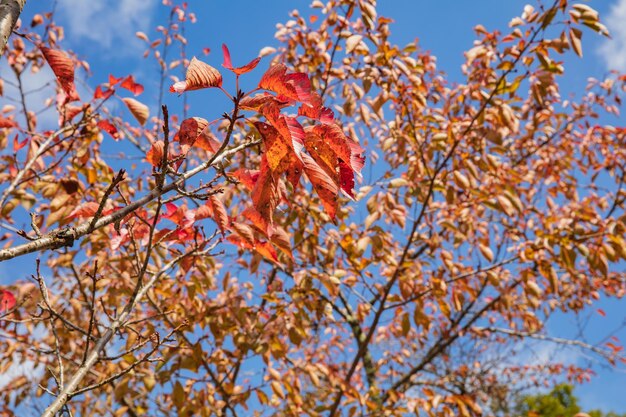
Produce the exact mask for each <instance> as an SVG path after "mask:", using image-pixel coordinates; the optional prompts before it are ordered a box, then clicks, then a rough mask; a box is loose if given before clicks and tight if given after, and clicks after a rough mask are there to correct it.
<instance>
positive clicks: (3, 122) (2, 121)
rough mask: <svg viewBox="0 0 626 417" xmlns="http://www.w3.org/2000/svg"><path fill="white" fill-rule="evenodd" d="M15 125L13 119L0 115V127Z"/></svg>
mask: <svg viewBox="0 0 626 417" xmlns="http://www.w3.org/2000/svg"><path fill="white" fill-rule="evenodd" d="M11 127H17V122H16V121H15V120H13V119H7V118H6V117H2V116H0V129H5V128H11Z"/></svg>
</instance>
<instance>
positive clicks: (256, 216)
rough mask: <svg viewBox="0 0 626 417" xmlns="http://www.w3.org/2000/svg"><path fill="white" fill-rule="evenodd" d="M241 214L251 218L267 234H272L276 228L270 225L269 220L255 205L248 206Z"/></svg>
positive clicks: (255, 225)
mask: <svg viewBox="0 0 626 417" xmlns="http://www.w3.org/2000/svg"><path fill="white" fill-rule="evenodd" d="M241 215H242V216H243V217H244V218H246V219H247V220H249V221H250V222H251V223H252V224H253V225H254V227H256V228H257V229H258V230H259V231H260V232H261V233H263V234H264V235H265V236H268V237H269V236H271V235H272V233H273V230H274V228H273V227H272V226H270V223H269V221H268V220H267V219H266V218H265V217H263V216H262V215H261V213H259V212H258V211H256V209H255V208H254V207H247V208H246V209H245V210H244V211H242V212H241Z"/></svg>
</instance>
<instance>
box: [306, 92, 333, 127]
mask: <svg viewBox="0 0 626 417" xmlns="http://www.w3.org/2000/svg"><path fill="white" fill-rule="evenodd" d="M298 116H305V117H309V118H311V119H316V120H319V121H320V122H322V123H324V124H329V123H332V122H333V120H334V119H335V115H334V113H333V111H332V110H331V109H329V108H328V107H324V106H323V105H322V99H321V97H320V96H319V94H317V93H315V92H312V93H311V100H310V104H303V105H301V106H300V107H299V108H298Z"/></svg>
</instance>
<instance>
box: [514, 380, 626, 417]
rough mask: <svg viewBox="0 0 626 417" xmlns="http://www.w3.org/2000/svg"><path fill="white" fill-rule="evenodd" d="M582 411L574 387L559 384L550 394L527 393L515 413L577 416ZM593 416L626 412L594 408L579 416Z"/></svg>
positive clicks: (537, 416)
mask: <svg viewBox="0 0 626 417" xmlns="http://www.w3.org/2000/svg"><path fill="white" fill-rule="evenodd" d="M580 411H581V409H580V406H579V405H578V398H576V396H574V387H573V386H572V385H570V384H559V385H557V386H555V387H554V388H553V389H552V390H551V391H550V392H549V393H548V394H536V395H525V396H524V397H522V398H521V399H520V400H519V401H518V403H517V404H516V407H515V415H520V416H529V417H531V416H535V417H575V416H576V415H577V414H579V413H580ZM585 414H586V415H588V416H591V417H623V416H625V415H626V414H617V413H614V412H612V411H609V412H607V413H604V412H602V411H600V410H592V411H589V413H588V414H587V413H580V414H579V416H580V417H582V416H583V415H585Z"/></svg>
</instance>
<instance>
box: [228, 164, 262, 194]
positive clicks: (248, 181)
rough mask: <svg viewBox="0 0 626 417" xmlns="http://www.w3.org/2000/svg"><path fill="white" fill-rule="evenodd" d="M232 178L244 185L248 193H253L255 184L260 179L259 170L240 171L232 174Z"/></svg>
mask: <svg viewBox="0 0 626 417" xmlns="http://www.w3.org/2000/svg"><path fill="white" fill-rule="evenodd" d="M230 175H231V176H232V177H234V178H236V179H237V180H238V181H239V182H240V183H241V184H243V185H244V186H245V187H246V188H247V189H248V191H252V189H253V188H254V184H255V183H256V181H257V179H258V178H259V171H258V170H249V169H238V170H237V171H234V172H232V173H231V174H230Z"/></svg>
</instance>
